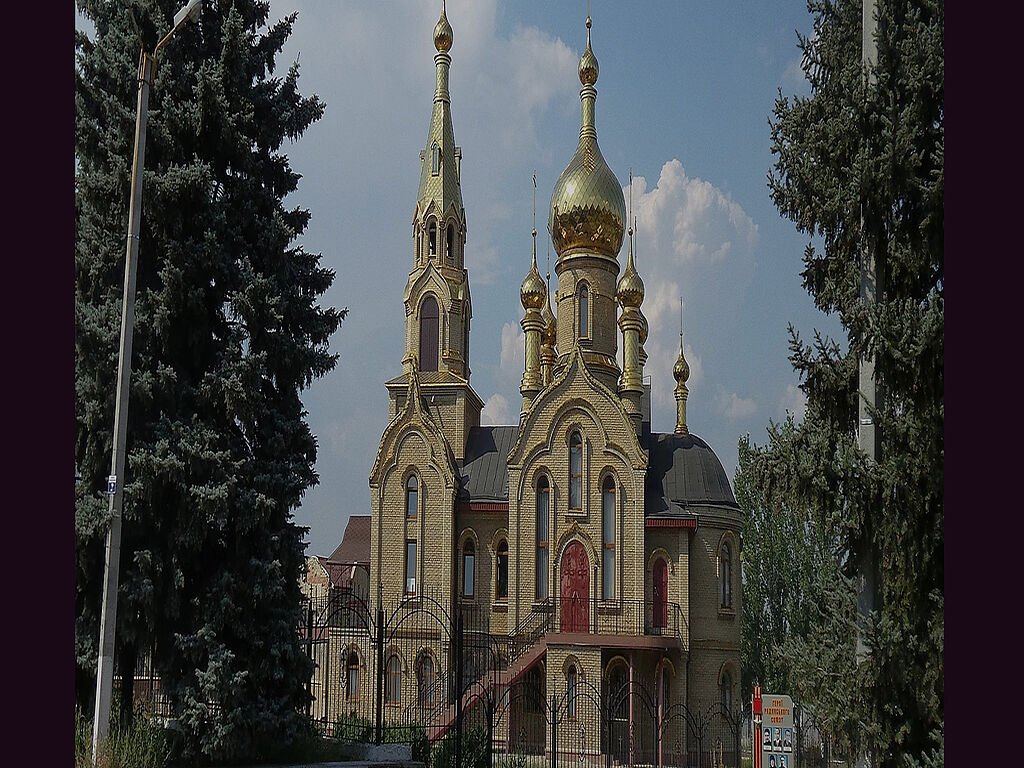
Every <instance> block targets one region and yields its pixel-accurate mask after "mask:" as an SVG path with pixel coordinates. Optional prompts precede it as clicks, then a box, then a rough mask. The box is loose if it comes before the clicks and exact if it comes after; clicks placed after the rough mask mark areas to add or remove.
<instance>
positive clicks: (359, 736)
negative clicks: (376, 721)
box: [334, 712, 373, 744]
mask: <svg viewBox="0 0 1024 768" xmlns="http://www.w3.org/2000/svg"><path fill="white" fill-rule="evenodd" d="M334 738H335V739H338V740H339V741H344V742H351V743H361V744H368V743H369V742H370V740H371V739H372V738H373V723H372V722H370V720H368V719H367V718H365V717H360V716H359V715H357V714H356V713H355V712H352V713H351V714H343V715H340V716H339V717H338V719H337V720H335V721H334Z"/></svg>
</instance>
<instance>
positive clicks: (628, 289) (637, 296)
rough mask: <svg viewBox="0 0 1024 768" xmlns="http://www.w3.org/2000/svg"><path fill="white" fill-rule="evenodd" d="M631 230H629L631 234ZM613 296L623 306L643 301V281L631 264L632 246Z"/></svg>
mask: <svg viewBox="0 0 1024 768" xmlns="http://www.w3.org/2000/svg"><path fill="white" fill-rule="evenodd" d="M632 232H633V230H630V234H632ZM615 298H616V299H618V301H619V304H621V305H622V306H623V307H634V308H635V307H639V306H640V305H641V304H643V301H644V281H643V280H641V279H640V273H639V272H637V271H636V267H635V266H634V265H633V247H632V245H630V248H629V261H628V262H626V271H625V272H623V273H622V277H620V278H619V284H618V286H616V288H615Z"/></svg>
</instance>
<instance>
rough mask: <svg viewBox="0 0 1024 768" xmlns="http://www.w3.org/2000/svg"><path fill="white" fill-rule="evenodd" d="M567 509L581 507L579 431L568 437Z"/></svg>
mask: <svg viewBox="0 0 1024 768" xmlns="http://www.w3.org/2000/svg"><path fill="white" fill-rule="evenodd" d="M569 509H571V510H574V511H579V510H581V509H583V437H582V436H581V435H580V433H579V432H573V433H572V437H570V438H569Z"/></svg>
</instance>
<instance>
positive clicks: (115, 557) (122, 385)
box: [92, 50, 156, 763]
mask: <svg viewBox="0 0 1024 768" xmlns="http://www.w3.org/2000/svg"><path fill="white" fill-rule="evenodd" d="M155 67H156V58H155V56H154V55H153V54H150V53H147V52H146V51H145V50H143V51H142V55H141V57H140V60H139V103H138V111H137V112H136V117H135V159H134V161H133V162H132V190H131V199H130V202H129V208H128V244H127V255H126V257H125V267H124V297H123V300H122V304H121V347H120V351H119V353H118V359H117V401H116V403H115V406H114V447H113V451H112V455H111V459H110V477H109V478H108V480H107V494H108V495H109V497H110V506H109V511H110V531H109V532H108V533H107V550H106V560H105V562H104V568H103V607H102V611H101V613H100V649H99V659H98V662H97V667H96V708H95V712H94V717H93V724H92V759H93V762H94V763H95V762H96V761H97V751H98V750H99V748H100V746H101V745H102V744H103V743H104V742H106V740H107V731H108V728H109V725H110V699H111V688H112V687H113V681H114V628H115V626H116V623H117V583H118V566H119V560H120V555H121V503H122V500H123V498H124V463H125V442H126V438H127V434H128V394H129V391H128V385H129V383H130V381H131V374H132V365H131V358H132V334H133V331H134V328H135V276H136V272H137V267H138V258H139V223H140V221H141V220H142V171H143V168H144V167H145V158H146V120H147V114H148V110H149V89H150V88H151V87H152V85H153V73H154V70H155Z"/></svg>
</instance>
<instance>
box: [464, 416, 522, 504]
mask: <svg viewBox="0 0 1024 768" xmlns="http://www.w3.org/2000/svg"><path fill="white" fill-rule="evenodd" d="M518 431H519V427H517V426H497V427H472V428H471V429H470V430H469V437H468V438H467V440H466V458H464V459H463V460H462V462H461V466H460V467H459V469H460V470H461V473H462V487H461V488H460V489H459V499H461V500H464V501H478V500H479V501H506V502H507V501H508V454H509V451H511V450H512V445H513V444H514V443H515V440H516V434H517V433H518Z"/></svg>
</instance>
